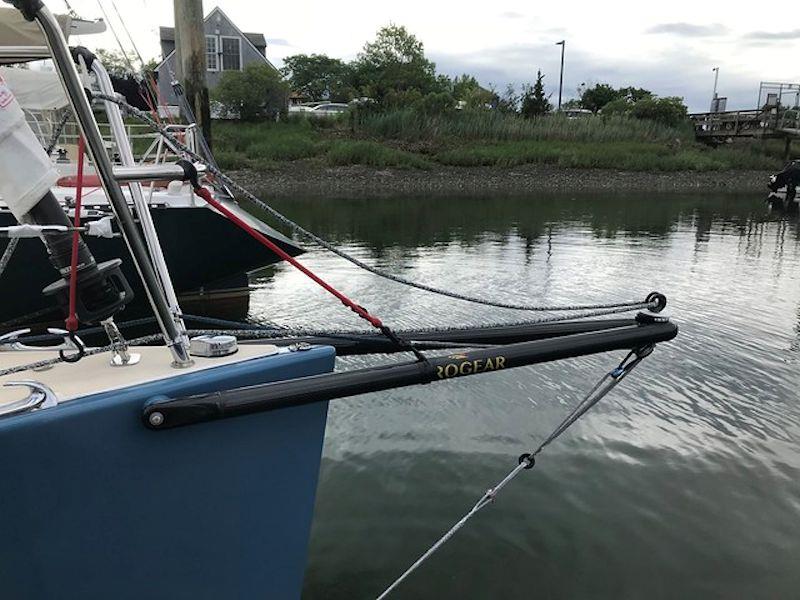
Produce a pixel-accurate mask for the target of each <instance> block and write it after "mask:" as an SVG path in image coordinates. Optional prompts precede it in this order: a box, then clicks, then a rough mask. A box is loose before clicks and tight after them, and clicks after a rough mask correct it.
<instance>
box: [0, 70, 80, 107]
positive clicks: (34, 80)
mask: <svg viewBox="0 0 800 600" xmlns="http://www.w3.org/2000/svg"><path fill="white" fill-rule="evenodd" d="M0 79H4V80H5V82H6V83H7V84H8V87H9V88H11V91H12V92H13V93H14V96H15V97H16V99H17V101H18V102H19V104H20V106H21V107H22V108H23V109H25V110H58V109H60V108H64V107H66V106H67V105H68V104H69V101H68V100H67V95H66V94H65V93H64V86H62V85H61V80H60V79H59V78H58V73H56V72H55V71H31V70H29V69H12V68H11V67H0Z"/></svg>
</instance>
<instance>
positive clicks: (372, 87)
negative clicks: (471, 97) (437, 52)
mask: <svg viewBox="0 0 800 600" xmlns="http://www.w3.org/2000/svg"><path fill="white" fill-rule="evenodd" d="M353 68H354V73H355V81H356V82H357V84H358V85H359V87H360V88H361V89H362V91H363V92H364V95H365V96H369V97H372V98H376V99H377V100H380V101H382V100H383V99H384V98H385V97H386V95H387V94H389V93H390V92H405V91H408V90H412V89H416V90H419V92H420V93H421V94H423V95H425V94H428V93H430V92H438V91H442V89H441V88H442V85H443V82H442V80H440V79H437V77H436V65H435V64H434V63H432V62H431V61H429V60H428V59H427V58H426V57H425V50H424V47H423V45H422V42H420V41H419V40H418V39H417V38H416V37H415V36H414V35H413V34H411V33H409V32H408V30H407V29H406V28H405V27H403V26H398V25H388V26H386V27H383V28H382V29H380V30H379V31H378V33H377V35H376V37H375V39H374V40H373V41H371V42H368V43H367V44H366V45H365V46H364V49H363V51H362V52H361V53H360V54H359V55H358V59H357V60H356V62H355V63H354V65H353Z"/></svg>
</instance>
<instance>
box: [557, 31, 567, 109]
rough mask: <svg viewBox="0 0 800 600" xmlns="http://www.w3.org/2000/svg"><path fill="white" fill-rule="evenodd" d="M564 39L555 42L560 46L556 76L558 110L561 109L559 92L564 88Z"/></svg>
mask: <svg viewBox="0 0 800 600" xmlns="http://www.w3.org/2000/svg"><path fill="white" fill-rule="evenodd" d="M566 45H567V43H566V40H561V41H560V42H556V46H561V75H560V76H559V78H558V110H559V111H561V92H562V91H563V90H564V48H565V47H566Z"/></svg>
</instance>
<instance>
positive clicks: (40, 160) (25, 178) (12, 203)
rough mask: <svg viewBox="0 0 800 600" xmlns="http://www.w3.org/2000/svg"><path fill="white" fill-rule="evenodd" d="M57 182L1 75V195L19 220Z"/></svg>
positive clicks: (47, 160) (40, 147)
mask: <svg viewBox="0 0 800 600" xmlns="http://www.w3.org/2000/svg"><path fill="white" fill-rule="evenodd" d="M57 179H58V172H57V171H56V169H55V167H54V166H53V163H52V162H51V161H50V157H49V156H47V154H46V153H45V151H44V150H43V149H42V145H41V144H40V143H39V140H37V139H36V136H35V135H34V134H33V131H31V129H30V127H28V125H27V123H25V114H24V113H23V112H22V109H21V108H20V107H19V104H18V103H17V101H16V99H15V98H14V94H13V93H12V92H11V89H10V88H9V87H8V86H7V85H6V83H5V81H4V80H3V78H2V76H0V196H1V197H2V198H3V200H4V201H5V203H6V205H7V206H8V208H9V209H11V212H12V213H13V214H14V216H15V217H16V218H17V220H18V221H22V218H23V217H24V215H26V214H27V213H28V212H29V211H30V210H31V208H33V207H34V206H36V204H37V203H38V202H39V200H41V198H42V196H44V195H45V194H46V193H47V192H48V191H50V188H51V187H52V186H53V185H55V183H56V180H57Z"/></svg>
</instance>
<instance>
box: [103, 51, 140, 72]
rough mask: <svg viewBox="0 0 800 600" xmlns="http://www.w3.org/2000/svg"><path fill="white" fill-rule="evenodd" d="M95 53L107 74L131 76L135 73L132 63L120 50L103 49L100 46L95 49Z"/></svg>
mask: <svg viewBox="0 0 800 600" xmlns="http://www.w3.org/2000/svg"><path fill="white" fill-rule="evenodd" d="M95 55H96V56H97V58H99V59H100V62H101V63H102V65H103V66H104V67H105V68H106V71H108V74H109V75H111V76H114V77H123V78H133V77H134V75H136V74H137V71H136V69H135V68H133V64H132V63H131V62H130V61H129V59H128V58H126V57H125V55H123V54H122V52H118V51H116V50H104V49H103V48H100V49H99V50H96V51H95Z"/></svg>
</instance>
